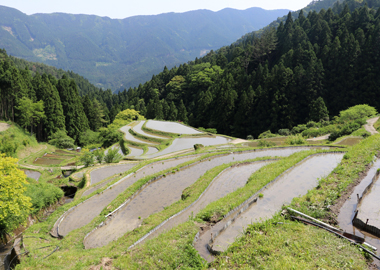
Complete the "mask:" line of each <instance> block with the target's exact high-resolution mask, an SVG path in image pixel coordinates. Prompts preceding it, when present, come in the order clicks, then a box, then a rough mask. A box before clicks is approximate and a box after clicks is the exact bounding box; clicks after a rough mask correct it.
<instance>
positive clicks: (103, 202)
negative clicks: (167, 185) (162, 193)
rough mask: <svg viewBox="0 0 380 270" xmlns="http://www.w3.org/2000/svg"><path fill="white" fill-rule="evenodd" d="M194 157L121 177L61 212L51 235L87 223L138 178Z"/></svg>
mask: <svg viewBox="0 0 380 270" xmlns="http://www.w3.org/2000/svg"><path fill="white" fill-rule="evenodd" d="M194 158H196V156H194V155H193V156H187V157H183V158H174V159H169V160H165V161H159V162H155V163H151V164H149V165H147V166H145V167H143V168H141V169H140V170H138V171H137V172H136V173H134V174H131V175H128V176H126V177H124V178H122V179H121V180H120V181H119V182H118V183H116V184H115V185H113V186H112V188H108V189H106V190H104V191H103V192H101V193H99V194H96V195H94V196H92V197H90V198H89V199H88V200H86V201H84V202H83V203H81V204H79V205H77V206H75V207H73V208H71V210H69V211H67V212H66V213H65V214H63V215H62V216H61V217H60V218H59V219H58V220H57V222H56V223H55V225H54V227H53V230H52V232H51V233H52V235H53V236H56V237H58V236H65V235H67V234H68V233H69V232H71V231H72V230H75V229H78V228H80V227H83V226H85V225H87V224H88V223H89V222H90V221H91V220H93V219H94V218H95V217H96V216H98V215H99V214H100V213H101V211H102V210H103V209H104V208H105V207H106V206H107V205H108V204H109V203H111V202H112V201H113V200H114V199H115V198H116V197H117V196H118V195H119V194H120V193H122V192H123V191H124V190H125V189H126V188H128V187H129V186H130V185H132V184H133V183H135V182H136V181H138V180H139V179H141V178H143V177H145V176H148V175H150V174H154V173H157V172H160V171H162V170H165V169H168V168H171V167H174V166H177V165H179V164H181V163H183V162H186V161H189V160H191V159H194Z"/></svg>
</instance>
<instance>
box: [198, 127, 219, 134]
mask: <svg viewBox="0 0 380 270" xmlns="http://www.w3.org/2000/svg"><path fill="white" fill-rule="evenodd" d="M198 129H199V130H201V131H204V132H208V133H212V134H217V133H218V131H217V130H216V128H203V127H199V128H198Z"/></svg>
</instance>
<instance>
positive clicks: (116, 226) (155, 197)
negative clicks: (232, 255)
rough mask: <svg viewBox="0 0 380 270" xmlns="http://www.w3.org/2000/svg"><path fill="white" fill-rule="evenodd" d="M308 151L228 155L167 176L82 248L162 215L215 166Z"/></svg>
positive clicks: (136, 197)
mask: <svg viewBox="0 0 380 270" xmlns="http://www.w3.org/2000/svg"><path fill="white" fill-rule="evenodd" d="M309 149H310V148H307V147H294V148H280V149H265V150H259V151H250V152H242V153H231V154H228V155H222V156H216V157H213V158H210V159H207V160H206V161H203V162H200V163H197V164H195V165H192V166H190V167H187V168H184V169H181V170H180V171H179V172H176V173H173V174H169V175H167V176H166V177H163V178H160V179H159V180H157V181H155V182H153V183H151V184H150V185H148V186H147V187H146V188H144V189H143V190H142V191H141V192H140V193H139V194H137V196H135V197H134V198H133V199H132V200H131V201H130V202H129V203H128V204H126V205H125V206H123V207H122V208H121V209H119V210H118V211H117V213H116V214H114V217H113V218H112V219H111V220H110V221H109V222H108V223H107V225H105V226H102V227H100V228H98V229H97V230H95V231H93V232H92V233H91V234H89V236H88V237H87V238H86V240H85V242H84V245H85V247H86V248H96V247H101V246H104V245H106V244H108V243H109V242H111V241H113V240H116V239H118V238H120V237H121V236H122V235H124V234H125V233H127V232H128V231H132V230H133V229H135V228H137V227H138V226H139V225H140V224H141V223H142V220H143V219H144V218H147V217H148V216H150V215H151V214H154V213H156V212H159V211H162V210H163V209H164V207H166V206H169V205H171V204H172V203H174V202H176V201H178V200H179V199H180V198H181V194H182V191H183V190H184V189H185V188H186V187H188V186H190V185H192V184H193V183H195V182H196V180H198V178H199V177H200V176H202V175H203V174H204V173H205V172H206V171H208V170H210V169H212V168H214V167H215V166H219V165H222V164H225V163H230V162H233V161H243V160H247V159H254V158H257V157H264V156H289V155H291V154H293V153H295V152H299V151H302V150H309Z"/></svg>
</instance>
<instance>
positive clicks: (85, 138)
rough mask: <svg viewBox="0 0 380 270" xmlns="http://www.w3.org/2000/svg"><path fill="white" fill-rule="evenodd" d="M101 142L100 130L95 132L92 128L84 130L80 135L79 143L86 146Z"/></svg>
mask: <svg viewBox="0 0 380 270" xmlns="http://www.w3.org/2000/svg"><path fill="white" fill-rule="evenodd" d="M101 142H102V141H101V138H100V136H99V132H95V131H92V130H90V129H88V130H86V131H84V132H82V133H81V134H80V136H79V144H80V145H81V146H84V147H86V146H89V145H92V144H100V143H101Z"/></svg>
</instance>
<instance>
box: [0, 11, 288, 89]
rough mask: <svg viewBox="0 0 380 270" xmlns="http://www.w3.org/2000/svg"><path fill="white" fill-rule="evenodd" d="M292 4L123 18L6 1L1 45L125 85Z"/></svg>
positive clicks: (0, 17) (0, 18)
mask: <svg viewBox="0 0 380 270" xmlns="http://www.w3.org/2000/svg"><path fill="white" fill-rule="evenodd" d="M286 12H287V11H286V10H274V11H266V10H263V9H260V8H251V9H247V10H243V11H239V10H233V9H224V10H221V11H219V12H211V11H208V10H198V11H190V12H186V13H181V14H177V13H168V14H161V15H157V16H135V17H131V18H126V19H123V20H114V19H110V18H108V17H98V16H88V15H71V14H62V13H54V14H35V15H31V16H27V15H26V14H23V13H21V12H19V11H18V10H16V9H12V8H7V7H4V6H0V48H5V49H6V50H7V51H8V53H9V54H11V55H13V56H16V57H21V58H24V59H27V60H29V61H40V62H43V63H46V64H49V65H53V66H55V67H58V68H62V69H65V70H67V69H70V70H73V71H75V72H77V73H79V74H81V75H83V76H85V77H86V78H88V79H89V80H90V81H91V82H92V83H95V84H96V85H97V86H99V87H104V88H112V89H114V90H115V89H123V88H128V87H129V86H136V85H138V84H139V83H141V82H144V81H146V80H148V79H150V78H151V76H152V74H154V73H157V72H159V71H160V70H162V68H163V67H164V66H168V67H173V66H174V65H178V64H180V63H183V62H187V61H189V60H192V59H194V58H195V57H199V56H202V55H204V54H206V53H207V52H208V51H209V50H213V49H217V48H220V47H221V46H225V45H227V44H229V43H231V42H233V41H234V40H236V39H237V38H239V37H241V36H242V35H244V34H246V33H248V32H251V31H254V30H258V29H260V28H262V27H264V26H265V25H267V24H268V23H270V22H271V21H273V20H274V19H276V18H277V17H279V16H283V15H284V14H286Z"/></svg>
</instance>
